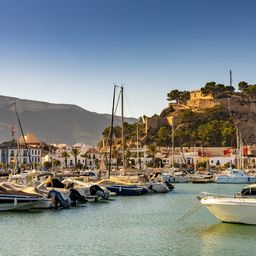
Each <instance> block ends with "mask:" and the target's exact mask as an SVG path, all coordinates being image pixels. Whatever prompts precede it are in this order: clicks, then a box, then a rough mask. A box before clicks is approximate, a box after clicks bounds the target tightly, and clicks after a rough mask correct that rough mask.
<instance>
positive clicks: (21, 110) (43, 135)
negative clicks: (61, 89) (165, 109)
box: [0, 95, 136, 145]
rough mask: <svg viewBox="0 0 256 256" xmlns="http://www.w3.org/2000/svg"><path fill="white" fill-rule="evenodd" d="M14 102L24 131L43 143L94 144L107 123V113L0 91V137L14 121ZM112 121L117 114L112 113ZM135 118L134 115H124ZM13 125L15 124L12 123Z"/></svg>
mask: <svg viewBox="0 0 256 256" xmlns="http://www.w3.org/2000/svg"><path fill="white" fill-rule="evenodd" d="M14 102H15V103H16V107H17V112H18V114H19V117H20V120H21V123H22V127H23V130H24V132H25V133H34V134H35V135H36V136H37V138H38V140H39V141H45V142H47V143H67V144H71V145H72V144H75V143H77V142H80V143H86V144H90V145H96V144H97V143H98V142H99V141H100V139H101V134H102V132H103V130H104V129H105V128H106V127H108V126H109V125H110V120H111V115H110V114H99V113H97V112H91V111H88V110H86V109H83V108H82V107H79V106H77V105H74V104H63V103H61V104H58V103H49V102H44V101H35V100H27V99H20V98H17V97H11V96H3V95H0V141H1V142H3V141H6V140H10V139H11V132H10V129H11V127H12V126H14V125H15V112H14ZM115 120H116V124H120V122H121V118H120V117H116V118H115ZM125 121H126V122H129V123H131V122H135V121H136V119H135V118H125ZM15 126H17V124H16V125H15Z"/></svg>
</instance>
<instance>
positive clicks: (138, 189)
mask: <svg viewBox="0 0 256 256" xmlns="http://www.w3.org/2000/svg"><path fill="white" fill-rule="evenodd" d="M97 184H98V185H100V186H103V187H105V188H107V189H108V190H109V191H111V192H112V193H115V194H116V195H118V196H138V195H143V194H147V193H149V192H150V191H149V189H148V187H147V186H145V185H140V184H136V183H130V182H127V181H124V180H122V179H121V178H120V177H119V178H116V177H115V178H114V177H110V178H109V179H102V180H101V181H99V182H98V183H97Z"/></svg>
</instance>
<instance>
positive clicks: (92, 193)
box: [62, 177, 113, 201]
mask: <svg viewBox="0 0 256 256" xmlns="http://www.w3.org/2000/svg"><path fill="white" fill-rule="evenodd" d="M62 183H63V184H65V186H66V187H72V188H75V189H77V190H78V191H79V193H80V194H81V195H83V196H84V197H85V198H86V199H87V200H88V201H98V200H108V199H109V197H110V196H112V195H113V194H111V193H110V191H109V190H108V189H106V188H105V187H102V186H99V185H98V184H95V183H92V182H84V181H83V180H79V179H78V178H70V177H69V178H66V179H64V180H63V181H62Z"/></svg>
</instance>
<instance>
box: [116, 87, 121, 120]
mask: <svg viewBox="0 0 256 256" xmlns="http://www.w3.org/2000/svg"><path fill="white" fill-rule="evenodd" d="M120 98H121V91H120V92H119V95H118V99H117V102H116V108H115V115H116V112H117V107H118V105H119V101H120Z"/></svg>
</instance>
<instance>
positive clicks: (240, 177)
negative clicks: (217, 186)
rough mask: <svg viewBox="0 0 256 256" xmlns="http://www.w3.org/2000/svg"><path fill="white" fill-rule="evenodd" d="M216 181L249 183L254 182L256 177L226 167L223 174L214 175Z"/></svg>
mask: <svg viewBox="0 0 256 256" xmlns="http://www.w3.org/2000/svg"><path fill="white" fill-rule="evenodd" d="M215 182H216V183H223V184H224V183H229V184H251V183H255V182H256V177H254V176H248V175H247V174H246V173H245V172H244V171H242V170H238V169H227V170H226V171H225V172H224V173H223V174H220V175H217V176H216V177H215Z"/></svg>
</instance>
